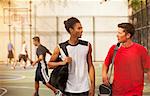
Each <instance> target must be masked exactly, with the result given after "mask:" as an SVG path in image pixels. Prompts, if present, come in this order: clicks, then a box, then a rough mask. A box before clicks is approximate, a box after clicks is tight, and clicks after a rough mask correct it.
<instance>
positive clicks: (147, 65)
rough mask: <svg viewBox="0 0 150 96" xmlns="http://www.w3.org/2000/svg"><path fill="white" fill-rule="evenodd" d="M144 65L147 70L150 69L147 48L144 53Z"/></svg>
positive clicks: (149, 57)
mask: <svg viewBox="0 0 150 96" xmlns="http://www.w3.org/2000/svg"><path fill="white" fill-rule="evenodd" d="M142 64H143V67H144V68H145V69H150V56H149V55H148V51H147V49H146V48H144V49H143V51H142Z"/></svg>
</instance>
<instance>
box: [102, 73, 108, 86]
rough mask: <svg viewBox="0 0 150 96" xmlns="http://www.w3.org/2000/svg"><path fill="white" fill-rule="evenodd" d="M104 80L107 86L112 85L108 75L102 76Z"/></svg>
mask: <svg viewBox="0 0 150 96" xmlns="http://www.w3.org/2000/svg"><path fill="white" fill-rule="evenodd" d="M102 80H103V83H104V84H105V85H107V86H109V85H110V83H109V80H108V76H107V74H102Z"/></svg>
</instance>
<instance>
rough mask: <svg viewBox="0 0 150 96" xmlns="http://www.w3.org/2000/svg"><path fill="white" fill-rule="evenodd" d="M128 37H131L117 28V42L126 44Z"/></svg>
mask: <svg viewBox="0 0 150 96" xmlns="http://www.w3.org/2000/svg"><path fill="white" fill-rule="evenodd" d="M130 37H131V34H129V33H126V32H125V31H124V29H123V28H120V27H118V30H117V38H118V42H120V43H125V42H127V40H128V39H130Z"/></svg>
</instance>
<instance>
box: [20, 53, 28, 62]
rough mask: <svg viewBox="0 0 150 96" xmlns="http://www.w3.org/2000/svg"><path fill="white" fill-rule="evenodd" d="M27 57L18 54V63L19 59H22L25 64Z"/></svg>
mask: <svg viewBox="0 0 150 96" xmlns="http://www.w3.org/2000/svg"><path fill="white" fill-rule="evenodd" d="M27 58H28V57H27V55H23V54H20V55H19V62H20V61H21V59H23V60H24V62H27Z"/></svg>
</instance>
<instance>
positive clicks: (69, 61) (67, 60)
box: [64, 57, 72, 64]
mask: <svg viewBox="0 0 150 96" xmlns="http://www.w3.org/2000/svg"><path fill="white" fill-rule="evenodd" d="M64 62H65V63H68V64H71V63H72V58H71V57H66V58H65V59H64Z"/></svg>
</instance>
